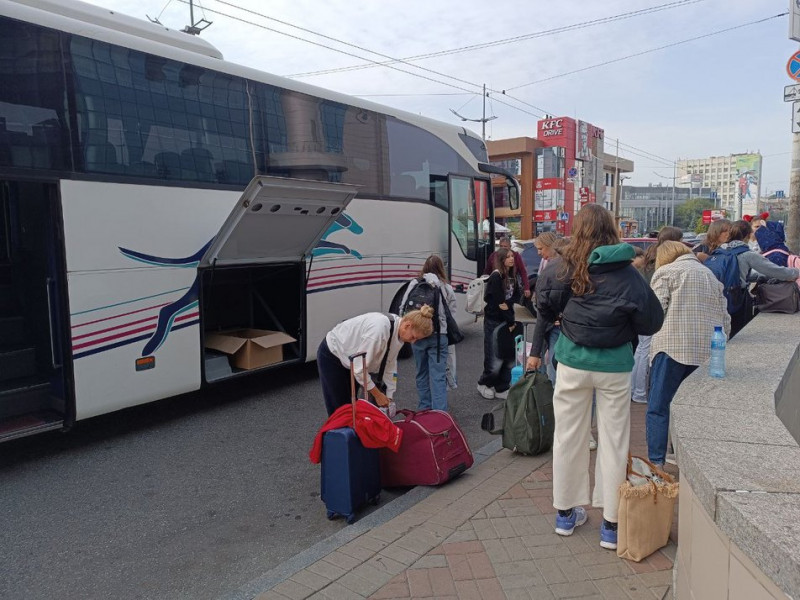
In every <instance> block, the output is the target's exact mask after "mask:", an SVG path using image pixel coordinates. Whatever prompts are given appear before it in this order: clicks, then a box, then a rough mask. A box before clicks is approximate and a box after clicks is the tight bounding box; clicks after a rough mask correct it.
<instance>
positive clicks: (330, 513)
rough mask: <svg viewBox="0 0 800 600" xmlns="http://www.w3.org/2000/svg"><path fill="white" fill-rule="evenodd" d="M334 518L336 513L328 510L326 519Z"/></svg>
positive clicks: (331, 519)
mask: <svg viewBox="0 0 800 600" xmlns="http://www.w3.org/2000/svg"><path fill="white" fill-rule="evenodd" d="M335 518H336V513H335V512H333V511H332V510H329V511H328V520H329V521H333V520H334V519H335Z"/></svg>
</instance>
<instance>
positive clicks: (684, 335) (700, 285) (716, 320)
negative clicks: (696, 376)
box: [650, 254, 731, 365]
mask: <svg viewBox="0 0 800 600" xmlns="http://www.w3.org/2000/svg"><path fill="white" fill-rule="evenodd" d="M650 286H651V287H652V288H653V291H654V292H655V294H656V296H657V297H658V299H659V301H660V302H661V306H662V307H663V308H664V315H665V316H664V325H663V326H662V327H661V330H660V331H659V332H658V333H656V334H655V335H653V339H652V342H651V344H650V360H651V361H652V360H653V357H655V355H656V354H658V353H659V352H664V353H666V354H667V355H669V357H670V358H671V359H672V360H674V361H676V362H679V363H681V364H684V365H701V364H702V363H704V362H705V361H707V360H708V358H709V356H710V354H711V335H712V334H713V333H714V326H715V325H722V326H723V329H724V331H725V333H726V334H729V333H730V330H731V317H730V315H729V314H728V310H727V302H726V300H725V296H724V295H723V293H722V289H723V287H722V284H721V283H720V282H719V281H718V280H717V278H716V277H715V276H714V274H713V273H712V272H711V269H709V268H708V267H705V266H704V265H703V264H702V263H700V261H699V260H697V258H696V257H695V256H694V255H693V254H684V255H682V256H679V257H678V258H677V259H675V261H674V262H672V263H670V264H668V265H664V266H662V267H660V268H659V269H657V270H656V272H655V273H654V274H653V280H652V281H651V282H650Z"/></svg>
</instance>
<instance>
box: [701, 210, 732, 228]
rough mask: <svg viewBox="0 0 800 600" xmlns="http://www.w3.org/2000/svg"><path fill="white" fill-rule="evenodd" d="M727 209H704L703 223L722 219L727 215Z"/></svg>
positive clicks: (706, 223)
mask: <svg viewBox="0 0 800 600" xmlns="http://www.w3.org/2000/svg"><path fill="white" fill-rule="evenodd" d="M727 214H728V213H727V211H725V210H704V211H703V225H709V224H710V223H713V222H714V221H719V220H720V219H724V218H726V216H727Z"/></svg>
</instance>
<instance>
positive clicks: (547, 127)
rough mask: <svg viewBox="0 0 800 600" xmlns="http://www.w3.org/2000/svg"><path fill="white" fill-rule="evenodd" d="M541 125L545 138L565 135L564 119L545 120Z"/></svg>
mask: <svg viewBox="0 0 800 600" xmlns="http://www.w3.org/2000/svg"><path fill="white" fill-rule="evenodd" d="M539 123H540V127H541V131H542V137H543V138H546V137H552V136H559V135H563V134H564V119H545V120H544V121H540V122H539Z"/></svg>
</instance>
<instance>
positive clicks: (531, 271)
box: [511, 240, 542, 291]
mask: <svg viewBox="0 0 800 600" xmlns="http://www.w3.org/2000/svg"><path fill="white" fill-rule="evenodd" d="M511 249H512V250H513V251H514V252H516V253H518V254H519V255H520V256H521V257H522V262H523V264H524V265H525V270H526V271H527V272H528V282H529V283H530V289H531V291H533V288H534V286H535V285H536V277H537V276H538V274H539V265H541V264H542V257H541V256H539V252H538V251H537V250H536V246H535V245H534V243H533V240H513V241H512V242H511Z"/></svg>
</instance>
